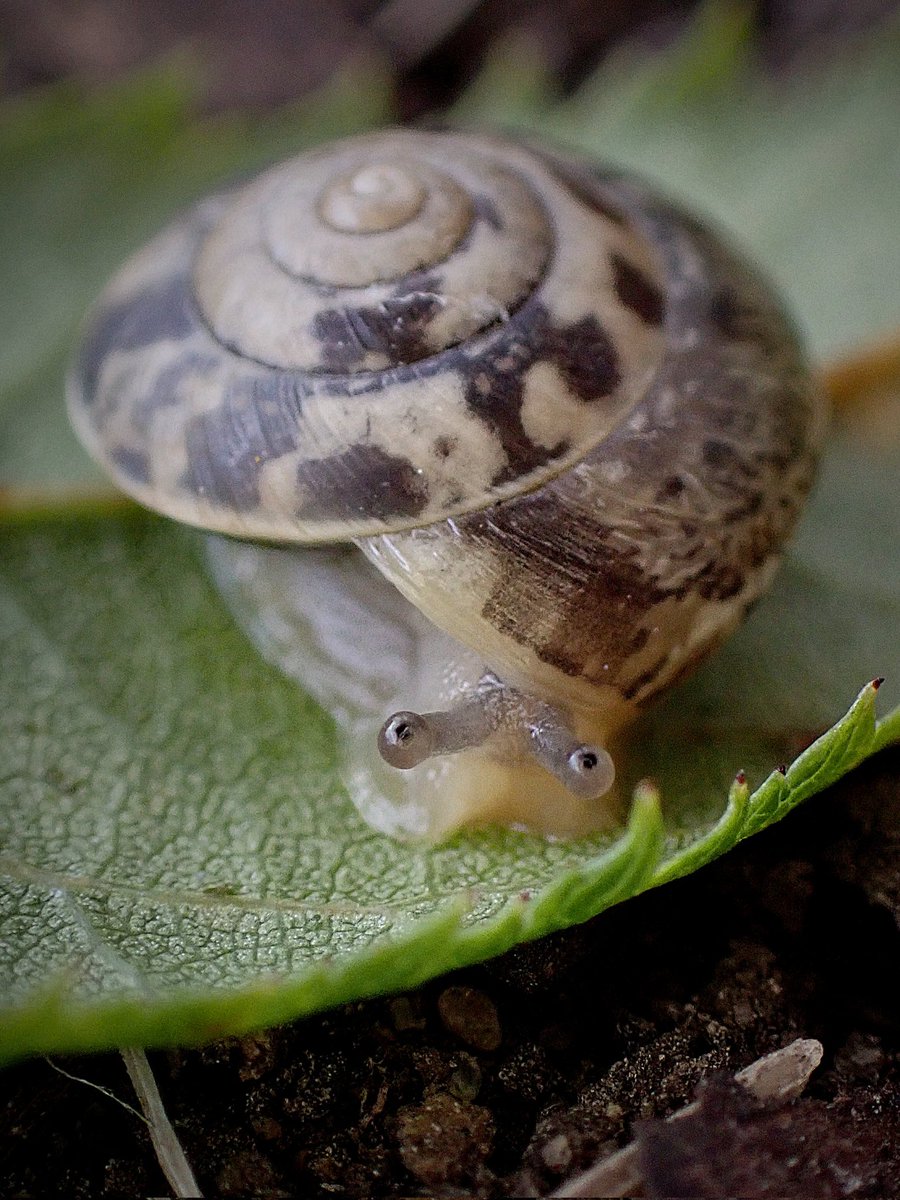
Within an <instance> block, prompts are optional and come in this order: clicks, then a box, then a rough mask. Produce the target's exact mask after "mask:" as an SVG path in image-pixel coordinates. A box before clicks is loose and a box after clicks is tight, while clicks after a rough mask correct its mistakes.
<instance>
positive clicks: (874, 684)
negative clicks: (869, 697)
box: [869, 675, 884, 692]
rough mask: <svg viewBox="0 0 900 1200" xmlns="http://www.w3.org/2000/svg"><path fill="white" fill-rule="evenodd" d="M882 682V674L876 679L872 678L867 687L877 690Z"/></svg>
mask: <svg viewBox="0 0 900 1200" xmlns="http://www.w3.org/2000/svg"><path fill="white" fill-rule="evenodd" d="M883 683H884V676H883V675H879V676H878V678H877V679H873V680H872V682H871V683H870V684H869V687H870V688H871V689H872V691H873V692H877V691H878V689H879V688H880V687H881V685H882V684H883Z"/></svg>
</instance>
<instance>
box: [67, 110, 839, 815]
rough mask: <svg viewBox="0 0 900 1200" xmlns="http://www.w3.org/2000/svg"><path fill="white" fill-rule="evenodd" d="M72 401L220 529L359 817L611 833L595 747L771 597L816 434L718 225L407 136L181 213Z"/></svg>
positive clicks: (657, 200)
mask: <svg viewBox="0 0 900 1200" xmlns="http://www.w3.org/2000/svg"><path fill="white" fill-rule="evenodd" d="M68 399H69V410H70V414H71V417H72V420H73V422H74V425H75V427H76V430H77V431H78V433H79V434H80V436H81V438H82V440H83V441H84V443H85V445H86V446H87V447H88V449H89V450H90V451H91V452H92V454H93V455H94V456H95V457H96V458H97V459H98V460H99V462H100V463H101V464H102V465H103V466H104V467H105V468H106V469H107V470H108V471H109V472H111V474H112V475H113V477H114V478H115V480H116V481H117V482H118V484H119V485H120V486H121V487H122V488H124V489H125V491H127V492H129V493H130V494H131V495H132V496H134V497H135V498H136V499H137V500H138V501H140V502H141V503H143V504H145V505H147V506H149V507H150V508H152V509H155V510H157V511H159V512H161V513H164V514H166V515H168V516H170V517H174V518H176V519H177V520H180V521H183V522H186V523H188V524H190V525H194V526H199V527H200V528H202V529H205V530H208V531H211V532H212V533H213V534H217V535H228V537H227V538H222V537H214V538H212V539H210V557H211V561H212V564H213V570H214V574H215V575H216V577H217V579H218V580H219V582H220V584H221V586H222V587H223V588H224V590H225V592H226V594H227V595H228V596H229V598H230V599H231V602H232V605H233V607H234V608H235V609H236V611H237V612H238V614H239V616H240V617H241V619H242V620H243V622H244V624H245V625H246V626H247V627H248V628H249V629H250V631H251V633H252V635H253V636H254V637H255V638H256V640H257V642H258V643H260V644H261V645H262V647H263V649H264V650H265V651H266V652H267V653H268V654H269V655H270V656H271V657H274V658H275V659H276V660H277V661H278V662H279V663H280V665H281V666H282V667H283V668H284V669H285V670H287V671H288V672H289V673H291V674H293V675H295V676H297V677H299V678H300V679H302V681H303V683H304V685H305V686H306V687H307V689H309V690H310V691H312V692H313V694H314V695H316V696H317V697H318V698H319V699H321V700H323V701H324V702H326V703H328V704H329V706H330V707H331V708H332V710H333V711H334V712H335V714H336V715H337V717H338V720H339V721H341V722H342V723H343V724H344V725H345V726H346V728H347V730H348V738H347V741H348V744H349V746H350V750H349V754H350V758H349V761H348V763H347V765H346V773H347V779H348V783H349V786H350V790H351V792H352V794H353V796H354V799H355V801H356V803H357V805H358V806H359V808H360V810H361V811H362V812H363V814H364V815H365V816H366V818H367V819H368V820H370V822H371V823H373V824H374V825H376V826H378V827H379V828H384V829H388V830H389V831H391V832H393V833H396V834H398V835H402V834H404V833H410V832H412V833H426V834H429V835H430V836H432V837H435V836H437V837H440V836H443V835H445V834H446V833H447V832H448V831H449V830H451V829H453V828H455V827H456V826H459V825H461V824H467V823H468V824H478V823H485V822H501V823H506V824H513V825H517V824H518V825H523V826H526V827H529V828H533V829H537V830H540V831H543V832H544V833H551V834H560V835H572V834H576V833H580V832H583V831H585V830H586V829H589V828H594V827H597V826H598V825H602V824H603V823H604V822H607V821H608V820H609V819H610V812H611V804H612V802H611V800H610V797H613V796H614V795H615V788H614V786H613V784H614V778H615V768H614V763H613V757H612V754H611V749H613V751H614V747H615V745H616V740H617V739H618V738H619V737H620V735H621V732H622V731H623V730H624V729H625V728H626V727H627V726H628V725H629V724H630V723H631V722H632V721H633V720H634V719H635V718H636V717H637V716H638V714H639V713H640V712H641V711H642V710H643V708H644V707H645V706H646V704H647V703H648V701H650V700H651V699H652V698H653V697H655V696H657V695H658V694H660V693H661V692H662V691H664V690H665V689H668V688H669V687H671V686H672V685H673V684H674V683H675V682H676V681H677V680H679V679H681V678H682V677H683V676H684V675H685V674H686V673H687V672H688V671H690V670H691V669H692V668H693V667H694V666H696V664H697V663H698V662H699V661H700V660H701V659H702V658H704V657H705V656H706V655H707V654H708V653H710V651H711V650H712V649H713V648H714V647H715V646H716V645H718V644H719V643H720V642H721V641H722V640H723V639H724V638H725V637H726V636H727V635H728V634H729V633H730V632H731V631H732V630H733V629H734V628H735V627H736V626H737V625H738V624H739V622H740V621H741V619H742V618H743V616H744V615H745V613H746V612H747V610H748V609H749V608H750V606H751V605H752V604H753V603H754V601H755V600H756V599H757V598H758V597H759V596H760V595H761V594H762V593H763V592H764V591H765V589H766V588H767V587H768V585H769V583H770V582H771V580H772V577H773V575H774V572H775V569H776V567H777V565H778V562H779V559H780V557H781V555H782V552H783V548H784V544H785V540H786V538H787V537H788V535H789V534H790V532H791V530H792V527H793V526H794V523H795V521H796V519H797V516H798V514H799V512H800V509H801V507H802V505H803V501H804V499H805V497H806V495H807V493H808V491H809V489H810V486H811V483H812V480H813V476H814V471H815V465H816V460H817V456H818V452H819V449H820V445H821V442H822V439H823V433H824V427H825V407H824V401H823V398H822V395H821V393H820V391H819V390H818V388H817V386H816V384H815V382H814V380H813V376H812V375H811V372H810V370H809V367H808V365H807V362H806V360H805V357H804V352H803V350H802V347H801V345H800V342H799V340H798V336H797V334H796V332H795V330H794V327H793V324H792V322H791V320H790V318H789V317H788V316H787V315H786V314H785V312H784V311H783V309H782V307H781V305H780V302H779V301H778V299H777V298H776V297H775V296H774V295H773V293H772V291H771V289H770V287H769V286H768V285H767V283H766V282H765V281H763V280H762V279H761V278H760V276H759V275H758V274H757V272H756V270H755V269H754V268H753V267H752V266H750V265H748V263H747V262H745V261H744V259H743V258H742V257H741V256H740V255H739V254H738V253H737V252H735V251H734V250H733V249H732V248H731V247H730V246H729V245H728V244H727V242H726V241H724V240H723V239H722V237H721V236H719V235H718V234H716V233H714V232H712V231H710V230H709V229H708V228H707V227H706V226H705V225H704V224H702V223H701V222H699V221H698V220H697V219H695V218H694V217H693V216H691V215H689V214H687V213H685V212H684V211H682V210H681V209H680V208H679V207H678V206H677V205H675V204H674V203H672V202H671V201H669V200H668V199H667V198H665V197H663V196H661V195H659V194H657V193H656V192H655V191H654V190H653V189H652V188H651V187H650V186H648V185H646V184H644V183H642V182H640V181H638V180H636V179H633V178H630V177H625V176H623V175H622V174H620V173H618V172H615V171H609V170H604V169H601V168H600V167H599V166H597V165H594V164H591V163H587V162H583V161H579V160H576V159H574V158H570V157H566V156H565V155H563V154H560V153H559V152H557V151H556V150H551V149H549V148H545V147H541V146H537V145H533V144H522V143H518V142H514V141H511V140H506V139H503V138H500V137H496V136H476V135H470V134H465V133H458V132H440V133H438V132H421V131H411V130H393V131H386V132H382V133H377V134H372V135H366V136H360V137H356V138H350V139H347V140H344V141H340V142H337V143H334V144H332V145H328V146H324V147H321V148H318V149H314V150H312V151H308V152H305V153H303V154H300V155H299V156H297V157H295V158H293V159H291V160H289V161H287V162H285V163H283V164H280V165H276V166H274V167H272V168H270V169H269V170H266V171H265V172H263V173H262V174H260V175H258V176H257V177H255V178H253V179H252V180H250V181H249V182H246V183H244V184H242V185H240V186H237V187H235V188H232V189H229V190H226V191H223V192H221V193H219V194H217V195H214V196H212V197H211V198H209V199H207V200H204V201H203V202H201V203H199V204H197V205H196V206H195V207H194V208H193V209H191V210H190V211H188V212H187V213H185V214H184V215H182V216H181V217H180V218H179V219H178V220H176V221H175V222H174V223H173V224H172V225H171V226H170V227H169V228H168V229H166V230H165V231H164V232H163V233H162V234H160V235H159V236H158V237H157V238H156V239H155V240H154V241H153V242H151V243H150V245H149V246H147V247H146V248H145V249H144V250H143V251H142V252H140V253H139V254H138V255H137V256H136V257H135V258H133V259H132V260H131V261H130V262H129V263H127V264H126V265H125V267H124V268H123V269H122V270H121V271H120V273H119V274H118V275H117V276H116V277H115V278H114V280H113V281H112V282H111V284H110V285H109V286H108V288H107V290H106V292H105V293H104V295H103V296H102V297H101V298H100V300H99V301H98V302H97V304H96V306H95V308H94V309H93V311H92V313H91V315H90V317H89V320H88V323H87V328H86V332H85V335H84V339H83V342H82V344H81V346H80V349H79V351H78V354H77V356H76V360H75V362H74V365H73V367H72V370H71V374H70V379H69V383H68ZM389 702H391V703H392V705H393V708H394V711H391V708H390V707H384V706H386V705H388V703H389ZM612 807H614V805H612Z"/></svg>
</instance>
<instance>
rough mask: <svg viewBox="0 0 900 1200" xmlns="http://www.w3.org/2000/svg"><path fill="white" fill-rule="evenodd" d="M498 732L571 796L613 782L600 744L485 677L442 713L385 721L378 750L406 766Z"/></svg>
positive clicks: (587, 796)
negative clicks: (587, 740)
mask: <svg viewBox="0 0 900 1200" xmlns="http://www.w3.org/2000/svg"><path fill="white" fill-rule="evenodd" d="M496 732H503V733H504V734H512V735H513V737H514V738H515V740H516V741H518V742H520V743H521V745H522V748H523V750H524V751H525V752H527V753H528V754H529V755H530V756H531V757H532V758H533V759H534V760H535V761H536V762H537V763H539V764H540V766H542V767H543V768H544V769H545V770H547V771H549V772H550V773H551V774H552V775H554V776H555V777H556V778H557V779H558V780H559V781H560V783H562V784H563V786H564V787H566V788H567V789H568V790H569V791H570V792H572V794H573V795H575V796H578V797H579V798H581V799H584V800H594V799H597V798H598V797H600V796H602V795H604V794H605V793H606V792H608V791H609V789H610V788H611V787H612V783H613V779H614V778H615V768H614V766H613V761H612V759H611V758H610V756H609V754H607V752H606V750H604V749H603V747H602V746H595V745H588V744H585V743H582V742H579V740H578V739H577V737H576V736H575V733H574V732H573V730H572V728H571V727H570V725H569V723H568V721H567V720H566V718H565V717H564V716H563V714H562V713H561V712H559V711H558V710H557V709H555V708H553V707H552V706H551V705H549V704H545V703H542V702H539V701H535V700H534V699H532V698H531V697H528V696H526V695H524V694H523V693H522V692H520V691H518V690H517V689H516V688H510V687H507V686H505V685H504V684H502V683H501V682H500V681H499V680H498V679H496V677H494V676H491V675H489V676H485V678H484V679H483V680H482V681H481V684H480V685H479V688H478V691H477V692H476V693H475V695H474V697H473V698H472V699H469V700H466V701H465V702H464V703H462V704H459V705H457V706H456V707H454V708H450V709H445V710H443V711H440V712H427V713H417V712H412V711H410V710H408V709H402V710H400V711H399V712H395V713H393V714H392V715H391V716H390V717H388V719H387V720H386V721H385V723H384V725H382V727H381V731H380V732H379V734H378V751H379V753H380V755H381V757H382V758H383V759H384V761H385V762H386V763H387V764H388V765H389V766H391V767H396V768H398V769H399V770H401V771H408V770H410V769H411V768H412V767H417V766H419V765H420V764H421V763H423V762H425V761H426V759H429V758H432V757H434V756H435V755H439V754H455V753H457V752H458V751H460V750H469V749H472V748H473V747H476V746H480V745H482V744H483V743H484V742H486V741H487V740H488V738H489V737H490V736H491V735H492V734H493V733H496Z"/></svg>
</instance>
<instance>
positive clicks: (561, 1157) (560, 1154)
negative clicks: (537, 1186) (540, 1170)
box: [541, 1133, 572, 1175]
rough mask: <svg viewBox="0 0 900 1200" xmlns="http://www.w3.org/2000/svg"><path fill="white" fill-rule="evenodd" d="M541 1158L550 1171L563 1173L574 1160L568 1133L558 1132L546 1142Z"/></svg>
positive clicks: (558, 1173)
mask: <svg viewBox="0 0 900 1200" xmlns="http://www.w3.org/2000/svg"><path fill="white" fill-rule="evenodd" d="M541 1158H542V1159H543V1160H544V1166H545V1167H546V1168H547V1170H548V1171H554V1172H555V1173H556V1174H557V1175H561V1174H562V1172H563V1171H565V1170H566V1168H567V1167H568V1165H569V1163H570V1162H571V1161H572V1147H571V1146H570V1145H569V1139H568V1138H567V1137H566V1135H565V1134H564V1133H558V1134H557V1135H556V1137H552V1138H551V1139H550V1140H549V1142H545V1143H544V1145H543V1147H542V1149H541Z"/></svg>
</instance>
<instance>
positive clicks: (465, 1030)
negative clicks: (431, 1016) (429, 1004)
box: [437, 987, 503, 1052]
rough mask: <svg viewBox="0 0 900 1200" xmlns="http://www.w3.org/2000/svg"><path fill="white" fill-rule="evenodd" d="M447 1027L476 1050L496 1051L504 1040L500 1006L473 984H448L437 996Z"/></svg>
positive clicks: (440, 1011) (439, 1010)
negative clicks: (449, 985) (451, 985)
mask: <svg viewBox="0 0 900 1200" xmlns="http://www.w3.org/2000/svg"><path fill="white" fill-rule="evenodd" d="M437 1005H438V1012H439V1013H440V1015H441V1020H442V1021H443V1023H444V1025H445V1027H446V1028H447V1029H449V1031H450V1032H451V1033H453V1034H455V1035H456V1036H457V1037H458V1038H459V1039H460V1040H461V1041H463V1042H465V1043H466V1044H467V1045H469V1046H472V1047H473V1048H474V1049H475V1050H482V1051H486V1052H490V1051H491V1050H496V1049H497V1047H498V1046H499V1045H500V1042H501V1041H502V1038H503V1034H502V1031H501V1029H500V1018H499V1017H498V1016H497V1009H496V1008H495V1007H494V1004H493V1002H492V1001H491V1000H489V999H488V997H487V996H485V994H484V992H479V991H476V989H475V988H471V987H448V988H445V989H444V991H443V992H441V994H440V996H439V997H438V1002H437Z"/></svg>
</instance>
